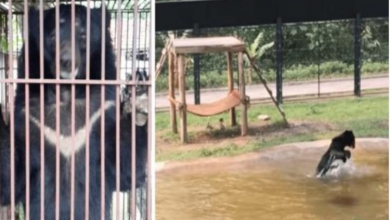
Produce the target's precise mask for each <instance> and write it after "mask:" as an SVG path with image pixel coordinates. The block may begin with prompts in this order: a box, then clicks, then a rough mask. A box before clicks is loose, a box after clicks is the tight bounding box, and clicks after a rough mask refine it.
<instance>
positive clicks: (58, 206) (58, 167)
mask: <svg viewBox="0 0 390 220" xmlns="http://www.w3.org/2000/svg"><path fill="white" fill-rule="evenodd" d="M55 7H56V9H55V10H56V11H55V12H56V18H55V26H56V27H55V32H56V49H55V51H56V80H60V1H59V0H56V6H55ZM56 136H57V137H56V138H57V145H56V208H55V211H56V214H55V218H56V220H59V219H60V187H61V186H60V84H58V83H56Z"/></svg>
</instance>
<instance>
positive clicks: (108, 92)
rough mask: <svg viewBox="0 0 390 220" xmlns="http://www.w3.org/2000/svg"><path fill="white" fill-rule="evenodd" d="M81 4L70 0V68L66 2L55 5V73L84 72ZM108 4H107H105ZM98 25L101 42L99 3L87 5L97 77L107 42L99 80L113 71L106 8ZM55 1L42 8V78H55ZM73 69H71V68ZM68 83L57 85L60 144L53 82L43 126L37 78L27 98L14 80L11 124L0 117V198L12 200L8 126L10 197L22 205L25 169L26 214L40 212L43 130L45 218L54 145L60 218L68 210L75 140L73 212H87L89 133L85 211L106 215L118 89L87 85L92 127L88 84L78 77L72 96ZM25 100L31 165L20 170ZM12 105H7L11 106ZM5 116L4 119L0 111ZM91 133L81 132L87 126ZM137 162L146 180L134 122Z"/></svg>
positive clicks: (33, 56)
mask: <svg viewBox="0 0 390 220" xmlns="http://www.w3.org/2000/svg"><path fill="white" fill-rule="evenodd" d="M86 10H87V9H86V7H84V6H81V5H76V7H75V12H76V13H75V14H76V16H75V17H76V24H75V26H76V27H75V31H76V36H75V41H76V44H75V55H76V59H75V60H76V62H75V69H77V73H76V75H74V73H72V71H71V68H70V59H71V50H70V48H71V47H70V45H71V44H70V42H71V35H70V33H71V25H72V24H71V6H70V5H60V53H59V54H60V67H59V69H60V72H61V74H60V75H61V76H60V77H61V78H65V79H69V78H73V77H74V78H76V80H77V79H85V77H86V40H85V32H86V12H87V11H86ZM103 10H106V9H103ZM106 18H107V19H106V22H105V27H104V33H105V39H106V40H105V42H102V34H101V33H102V9H101V8H100V9H91V29H90V33H91V35H90V36H91V40H90V78H91V79H101V77H102V75H101V72H102V69H101V63H102V50H101V48H102V44H103V45H104V47H105V68H104V70H103V71H104V73H105V77H104V79H105V80H113V79H116V68H115V56H114V52H113V46H112V43H111V41H112V39H111V37H110V34H109V25H110V13H109V12H108V11H107V10H106ZM55 20H56V19H55V8H52V9H48V10H45V11H44V36H43V38H44V78H45V79H55V78H56V62H55V42H56V37H55V34H54V33H55ZM28 21H29V22H28V23H29V33H28V35H29V50H28V56H29V72H28V73H27V74H29V78H33V79H37V78H40V71H41V69H40V62H39V61H40V60H39V57H40V56H39V55H40V51H39V39H40V37H42V36H39V11H38V10H36V9H33V8H30V10H29V18H28ZM24 49H25V44H24V45H23V47H22V50H21V55H20V57H19V61H18V78H24V77H25V58H24V53H25V50H24ZM75 72H76V71H75ZM70 91H71V85H66V84H61V86H60V92H59V94H60V103H59V104H60V123H59V127H60V135H61V137H60V138H61V139H60V141H59V143H60V146H58V147H56V144H57V136H56V135H55V131H56V111H55V110H56V85H55V84H45V85H44V108H45V109H44V123H45V126H44V128H41V127H40V93H41V92H42V91H41V90H40V85H39V84H30V87H29V98H30V101H29V103H25V85H24V84H18V87H17V90H16V96H15V107H14V110H13V111H14V122H15V123H14V130H13V131H10V130H9V128H8V127H6V126H5V125H2V128H0V131H1V132H0V134H1V137H0V144H1V145H0V146H1V149H0V151H1V152H0V153H1V158H0V159H1V162H0V164H1V176H0V177H1V186H0V190H1V192H0V193H1V195H0V196H1V205H8V204H10V202H11V201H10V178H11V176H10V160H11V159H10V133H11V132H13V133H14V135H15V154H14V157H15V202H16V203H18V202H21V203H22V204H23V206H24V207H25V205H26V204H25V197H26V187H25V186H26V174H28V175H29V177H30V179H29V180H30V195H29V198H30V219H41V216H40V205H41V197H40V193H41V180H40V175H41V163H40V159H41V144H40V135H41V132H43V133H44V136H45V139H44V142H45V143H44V144H45V145H44V160H45V161H44V168H43V169H44V174H45V178H44V192H45V193H44V200H45V201H44V205H45V207H44V210H45V213H44V214H45V219H55V212H56V209H55V204H56V203H55V192H56V190H55V189H56V149H60V166H59V167H60V174H59V178H60V180H59V181H60V192H59V194H60V206H59V207H60V219H61V220H69V219H70V214H71V213H70V210H71V200H70V199H71V193H70V192H71V191H70V189H71V188H70V187H71V175H70V174H71V172H70V171H71V152H72V150H73V148H72V147H73V146H74V147H75V153H74V155H75V172H74V177H75V181H74V183H75V185H74V192H75V194H74V199H75V200H74V202H75V203H74V219H76V220H79V219H80V220H81V219H84V218H85V190H86V182H85V181H86V180H85V178H86V175H85V174H86V167H85V159H86V151H85V150H86V149H85V141H86V138H87V135H88V136H89V143H90V144H89V146H90V150H89V198H88V200H89V219H93V220H99V219H106V220H107V219H110V209H111V201H112V192H114V191H115V189H116V188H115V187H116V178H115V177H116V172H115V171H116V170H115V167H116V139H115V138H116V118H115V116H116V107H118V108H119V106H115V99H116V97H117V96H119V94H116V89H115V86H114V85H107V86H105V99H104V100H103V103H102V101H101V98H102V97H101V85H91V86H90V95H91V97H90V103H89V107H90V112H89V118H90V120H89V121H90V127H89V129H88V130H86V128H85V123H86V120H85V119H86V111H85V110H86V100H85V98H86V85H85V84H76V86H75V91H76V93H75V97H76V100H73V99H72V98H71V92H70ZM72 102H75V134H76V137H75V145H73V144H72V143H73V142H72V136H71V127H72V126H71V104H72ZM102 104H103V106H104V111H102ZM26 105H29V126H30V133H29V137H30V142H29V145H30V153H29V158H30V169H29V170H28V171H26V147H25V146H26V144H27V143H26V130H25V119H26V114H25V108H26ZM11 110H12V109H11ZM102 112H104V113H105V119H104V120H105V127H104V135H105V139H104V143H102V142H101V141H102V139H101V113H102ZM1 120H3V119H1ZM1 124H4V123H1ZM131 124H132V121H131V117H122V120H121V131H120V133H121V134H120V141H121V143H120V174H121V176H120V190H121V191H125V190H129V189H130V188H131V173H130V172H131ZM87 131H88V132H89V133H86V132H87ZM136 132H137V133H136V137H137V139H136V143H137V145H136V156H137V157H136V168H137V178H136V183H137V187H138V186H140V185H142V184H144V181H145V166H146V156H147V131H146V126H144V127H137V128H136ZM102 147H103V150H104V160H105V166H104V169H105V172H104V175H105V182H104V185H105V195H104V201H105V215H104V217H102V216H101V197H102V196H101V161H102V157H101V150H102Z"/></svg>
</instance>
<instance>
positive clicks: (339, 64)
mask: <svg viewBox="0 0 390 220" xmlns="http://www.w3.org/2000/svg"><path fill="white" fill-rule="evenodd" d="M172 33H173V34H174V35H175V37H176V38H183V37H184V38H186V37H213V36H237V37H239V38H241V39H242V40H243V41H244V42H245V43H246V44H247V50H248V51H249V53H250V54H252V55H253V56H254V59H255V62H256V63H257V65H259V66H260V68H261V71H262V75H263V76H264V77H265V78H266V79H267V81H268V82H269V83H271V86H273V87H274V88H275V91H276V94H275V95H276V97H277V100H278V102H279V103H282V102H283V97H284V96H285V95H286V94H284V93H283V88H284V86H285V85H286V84H290V83H296V82H311V83H315V84H317V91H316V94H314V95H315V96H317V97H320V96H322V95H324V94H325V91H324V90H323V88H322V85H323V84H324V83H326V82H328V81H329V79H341V78H343V79H344V78H346V80H348V81H349V82H350V85H351V87H350V88H351V91H352V94H354V95H356V96H360V95H362V89H361V83H360V82H361V77H371V76H381V75H388V48H389V43H388V39H389V38H388V18H364V19H362V18H360V16H359V15H357V17H356V18H355V19H350V20H335V21H323V22H304V23H283V20H282V19H281V18H278V19H277V20H276V23H275V24H272V25H261V26H245V27H229V28H199V27H198V26H197V25H194V28H193V29H191V30H178V31H172ZM259 35H261V36H259ZM167 37H168V34H167V32H158V33H157V37H156V48H157V49H156V59H158V58H159V57H160V54H161V49H162V47H163V46H164V41H165V39H167ZM233 62H235V63H236V62H237V60H234V61H233ZM226 68H227V67H226V55H225V54H221V55H216V54H212V55H209V54H195V55H193V56H188V57H187V72H188V75H187V78H186V80H187V82H188V84H187V89H193V90H194V103H196V104H199V103H201V100H200V89H206V88H219V87H225V86H226V85H225V81H226V73H225V72H226ZM245 70H246V75H247V78H246V83H247V84H249V85H251V84H252V85H259V87H261V83H260V79H259V78H258V77H257V76H256V73H255V71H254V70H252V69H251V68H250V65H249V62H248V60H247V62H246V68H245ZM160 75H161V76H160V77H159V78H158V80H157V81H156V91H157V92H162V91H166V89H167V88H166V86H167V85H168V83H167V79H166V75H167V67H166V66H165V67H164V69H163V71H162V74H160ZM237 80H238V79H237V76H235V81H236V82H237Z"/></svg>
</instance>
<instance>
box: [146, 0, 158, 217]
mask: <svg viewBox="0 0 390 220" xmlns="http://www.w3.org/2000/svg"><path fill="white" fill-rule="evenodd" d="M154 15H155V0H151V12H150V13H149V19H150V26H149V54H150V58H149V60H150V61H149V74H150V76H151V77H149V82H152V84H151V85H150V86H149V87H148V88H149V91H148V92H149V93H148V94H149V96H150V95H152V96H153V95H154V94H155V83H153V82H155V76H156V75H155V69H154V68H153V67H154V66H156V65H155V53H154V52H153V49H154V48H155V38H154V36H155V22H153V21H154ZM152 36H153V37H152ZM152 109H153V110H152ZM154 109H155V102H154V99H153V98H150V99H149V104H148V113H149V114H150V112H154ZM150 115H151V117H150V118H149V119H151V120H149V119H148V159H147V160H148V171H147V172H148V173H147V178H148V179H147V180H148V186H147V213H146V219H147V220H152V219H156V218H155V216H153V215H154V213H155V212H154V207H152V204H155V203H154V201H153V200H154V196H153V195H155V193H154V192H153V188H154V187H153V186H154V175H152V173H153V171H154V163H153V162H152V161H155V159H154V153H152V152H154V149H155V148H154V144H155V141H154V139H155V136H154V135H153V134H155V130H154V129H155V128H154V126H153V123H154V122H155V114H153V113H152V114H150Z"/></svg>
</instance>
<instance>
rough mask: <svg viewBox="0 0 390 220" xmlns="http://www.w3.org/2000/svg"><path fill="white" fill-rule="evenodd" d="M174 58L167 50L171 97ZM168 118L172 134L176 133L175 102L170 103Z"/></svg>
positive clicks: (170, 94) (171, 92) (173, 92)
mask: <svg viewBox="0 0 390 220" xmlns="http://www.w3.org/2000/svg"><path fill="white" fill-rule="evenodd" d="M173 62H174V59H173V54H172V53H171V52H168V71H169V77H168V84H169V85H168V87H169V96H170V97H172V98H173V99H174V98H175V86H174V75H173V74H174V73H173V72H174V66H175V65H174V63H173ZM170 119H171V128H172V132H173V133H174V134H177V120H176V108H175V104H174V103H171V104H170Z"/></svg>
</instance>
